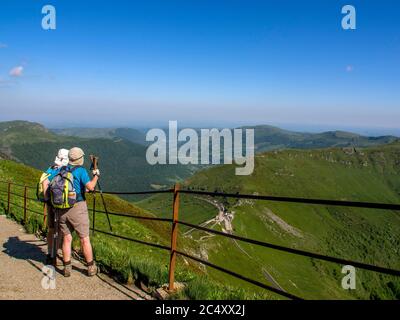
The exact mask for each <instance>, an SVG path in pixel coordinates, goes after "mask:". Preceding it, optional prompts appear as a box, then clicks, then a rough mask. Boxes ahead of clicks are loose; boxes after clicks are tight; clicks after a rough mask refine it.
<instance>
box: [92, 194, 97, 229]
mask: <svg viewBox="0 0 400 320" xmlns="http://www.w3.org/2000/svg"><path fill="white" fill-rule="evenodd" d="M92 220H93V221H92V224H93V226H92V235H94V226H95V221H96V192H93V218H92Z"/></svg>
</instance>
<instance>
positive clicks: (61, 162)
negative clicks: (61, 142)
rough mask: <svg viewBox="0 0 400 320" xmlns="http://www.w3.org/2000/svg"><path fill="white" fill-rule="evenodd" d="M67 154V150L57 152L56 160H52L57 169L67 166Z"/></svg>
mask: <svg viewBox="0 0 400 320" xmlns="http://www.w3.org/2000/svg"><path fill="white" fill-rule="evenodd" d="M68 152H69V151H68V150H67V149H60V150H58V154H57V157H56V159H55V160H54V163H55V164H56V165H57V166H59V167H62V166H67V165H68V162H69V158H68Z"/></svg>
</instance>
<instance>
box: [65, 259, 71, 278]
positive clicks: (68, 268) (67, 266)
mask: <svg viewBox="0 0 400 320" xmlns="http://www.w3.org/2000/svg"><path fill="white" fill-rule="evenodd" d="M71 271H72V264H71V261H69V262H67V263H65V262H64V271H63V274H64V277H70V276H71Z"/></svg>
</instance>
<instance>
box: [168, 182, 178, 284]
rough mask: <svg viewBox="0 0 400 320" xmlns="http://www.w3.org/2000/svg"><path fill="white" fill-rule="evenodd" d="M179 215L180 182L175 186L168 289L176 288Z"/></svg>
mask: <svg viewBox="0 0 400 320" xmlns="http://www.w3.org/2000/svg"><path fill="white" fill-rule="evenodd" d="M178 215H179V184H176V185H175V187H174V202H173V210H172V230H171V255H170V260H169V286H168V290H170V291H172V290H174V282H175V263H176V242H177V238H178Z"/></svg>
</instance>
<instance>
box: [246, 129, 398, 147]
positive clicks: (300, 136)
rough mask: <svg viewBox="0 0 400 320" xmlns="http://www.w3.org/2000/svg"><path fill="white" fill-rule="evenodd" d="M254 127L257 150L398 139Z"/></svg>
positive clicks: (381, 141)
mask: <svg viewBox="0 0 400 320" xmlns="http://www.w3.org/2000/svg"><path fill="white" fill-rule="evenodd" d="M242 129H254V140H255V141H254V143H255V146H256V152H262V151H268V150H276V149H316V148H327V147H368V146H374V145H381V144H386V143H391V142H393V141H396V140H398V138H397V137H394V136H380V137H365V136H362V135H359V134H355V133H351V132H344V131H328V132H322V133H305V132H295V131H289V130H284V129H280V128H277V127H273V126H268V125H262V126H253V127H250V126H247V127H242Z"/></svg>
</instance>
